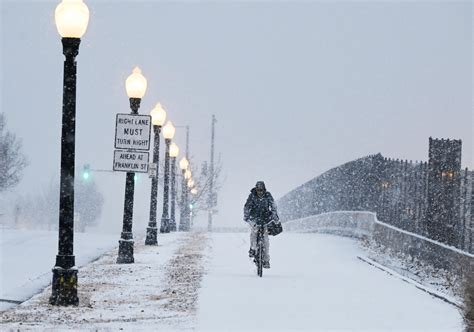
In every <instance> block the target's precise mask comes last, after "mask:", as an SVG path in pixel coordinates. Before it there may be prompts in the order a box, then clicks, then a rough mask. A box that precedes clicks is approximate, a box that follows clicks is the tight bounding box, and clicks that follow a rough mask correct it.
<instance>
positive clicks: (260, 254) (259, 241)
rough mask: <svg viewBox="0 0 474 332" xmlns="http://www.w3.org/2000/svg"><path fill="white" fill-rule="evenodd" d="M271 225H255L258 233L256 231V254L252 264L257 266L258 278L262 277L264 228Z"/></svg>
mask: <svg viewBox="0 0 474 332" xmlns="http://www.w3.org/2000/svg"><path fill="white" fill-rule="evenodd" d="M270 223H272V221H270V222H268V223H266V224H262V225H257V226H256V227H258V231H257V252H256V253H255V256H254V262H255V265H256V266H257V275H258V276H259V277H262V276H263V261H264V257H265V246H264V242H263V241H264V240H265V239H264V237H265V226H267V225H269V224H270Z"/></svg>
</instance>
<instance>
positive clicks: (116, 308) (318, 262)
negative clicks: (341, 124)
mask: <svg viewBox="0 0 474 332" xmlns="http://www.w3.org/2000/svg"><path fill="white" fill-rule="evenodd" d="M159 242H160V245H159V246H156V247H155V246H152V247H150V246H144V245H143V241H138V242H137V243H136V247H135V249H136V250H135V264H125V265H120V264H115V260H116V253H117V252H116V248H115V249H113V250H111V251H109V252H107V253H106V254H105V255H104V256H103V257H101V258H100V259H98V260H97V261H94V262H92V263H89V264H87V265H86V266H84V267H82V268H80V270H79V276H80V279H79V289H78V291H79V299H80V304H79V306H78V307H56V306H51V305H49V304H48V297H49V295H50V294H51V289H50V287H48V288H46V289H45V290H44V291H43V292H42V293H40V294H38V295H36V296H34V297H33V298H32V299H30V300H28V301H26V302H24V303H23V304H21V305H19V306H17V307H16V308H14V309H12V310H7V311H4V312H2V313H0V330H17V329H18V328H21V329H22V330H23V329H24V330H45V329H51V330H58V329H59V330H64V329H73V330H78V329H79V330H91V331H95V330H97V329H99V330H119V329H123V330H127V331H144V330H145V331H154V330H180V331H184V330H186V331H188V330H189V331H294V330H300V331H301V330H305V331H327V330H331V331H334V330H345V331H355V330H359V331H368V330H370V331H387V330H390V331H462V322H461V316H460V314H459V313H458V311H457V309H456V308H455V307H454V306H452V305H450V304H447V303H445V302H443V301H441V300H439V299H437V298H433V297H432V296H430V295H429V294H427V293H425V292H422V291H420V290H419V289H417V288H416V287H414V286H412V285H411V284H408V283H405V282H403V281H401V280H400V279H398V278H396V277H393V276H391V275H389V274H387V273H385V272H383V271H381V270H379V269H376V268H374V267H372V266H370V265H368V264H366V263H364V262H362V261H360V260H358V259H357V258H356V257H357V255H363V254H364V252H363V250H362V249H360V248H359V247H358V245H357V242H356V241H353V240H351V239H346V238H341V237H337V236H331V235H321V234H294V233H284V234H282V235H280V236H278V237H275V238H272V239H271V256H272V259H271V264H272V268H271V269H270V270H264V276H263V278H259V277H257V276H256V273H255V268H254V266H253V264H252V263H251V262H250V260H249V259H248V257H247V251H248V245H249V240H248V234H246V233H193V232H191V233H172V234H166V235H160V238H159ZM14 252H15V251H12V252H11V253H12V254H14ZM2 273H5V271H2Z"/></svg>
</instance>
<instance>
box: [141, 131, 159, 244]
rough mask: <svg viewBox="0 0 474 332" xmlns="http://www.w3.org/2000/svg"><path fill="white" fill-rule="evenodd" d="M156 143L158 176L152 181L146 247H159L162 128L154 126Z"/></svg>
mask: <svg viewBox="0 0 474 332" xmlns="http://www.w3.org/2000/svg"><path fill="white" fill-rule="evenodd" d="M153 131H154V134H155V136H154V141H153V144H154V145H153V163H154V164H155V165H156V174H155V176H154V177H153V178H152V179H151V196H150V221H149V222H148V227H147V229H146V239H145V245H148V246H156V245H158V234H157V233H158V228H157V227H156V206H157V205H158V173H159V172H158V171H159V168H160V131H161V126H156V125H153Z"/></svg>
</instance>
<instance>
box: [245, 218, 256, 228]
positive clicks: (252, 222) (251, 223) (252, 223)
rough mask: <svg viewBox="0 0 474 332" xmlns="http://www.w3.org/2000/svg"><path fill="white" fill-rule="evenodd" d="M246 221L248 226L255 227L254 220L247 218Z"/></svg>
mask: <svg viewBox="0 0 474 332" xmlns="http://www.w3.org/2000/svg"><path fill="white" fill-rule="evenodd" d="M247 223H248V224H249V226H251V227H255V225H256V224H257V223H256V222H255V221H254V220H252V219H249V220H247Z"/></svg>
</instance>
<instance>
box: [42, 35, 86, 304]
mask: <svg viewBox="0 0 474 332" xmlns="http://www.w3.org/2000/svg"><path fill="white" fill-rule="evenodd" d="M80 43H81V39H80V38H62V44H63V54H64V56H65V57H66V60H65V61H64V84H63V109H62V132H61V180H60V194H59V229H58V254H57V256H56V264H55V266H54V268H53V281H52V294H51V297H50V299H49V302H50V303H51V304H53V305H70V304H72V305H78V304H79V298H78V297H77V268H76V267H75V265H76V263H75V257H74V169H75V165H74V162H75V139H76V74H77V67H76V60H75V58H76V56H77V55H78V54H79V44H80Z"/></svg>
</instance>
